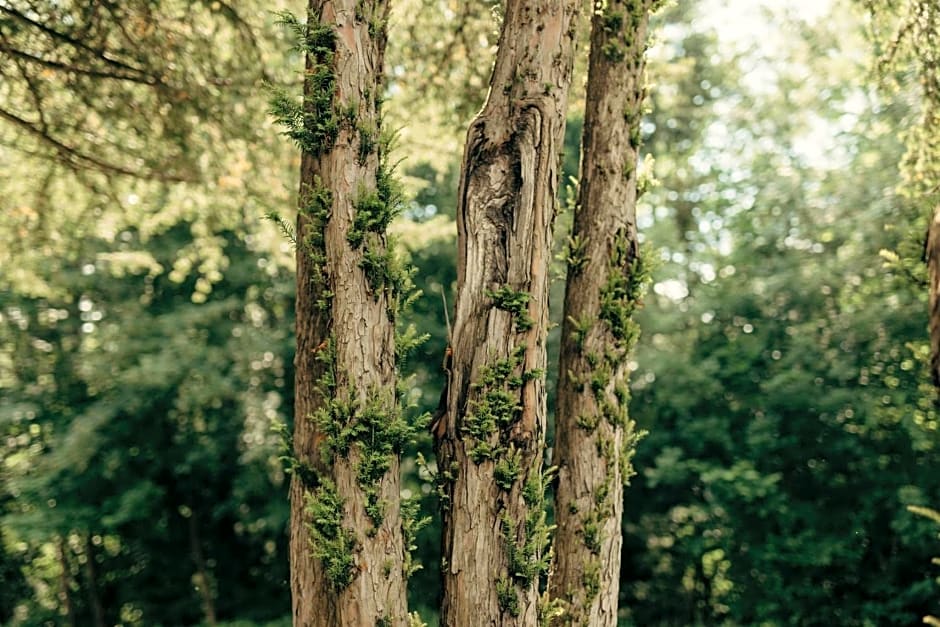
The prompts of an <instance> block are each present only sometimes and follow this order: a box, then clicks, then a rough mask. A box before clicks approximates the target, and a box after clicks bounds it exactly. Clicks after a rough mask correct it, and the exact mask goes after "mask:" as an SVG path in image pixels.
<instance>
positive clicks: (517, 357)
mask: <svg viewBox="0 0 940 627" xmlns="http://www.w3.org/2000/svg"><path fill="white" fill-rule="evenodd" d="M578 5H579V2H578V1H577V0H565V1H560V0H554V1H549V0H539V1H531V0H529V1H525V0H508V1H507V2H506V4H505V15H504V18H503V25H502V32H501V35H500V41H499V48H498V52H497V57H496V64H495V66H494V69H493V75H492V78H491V80H490V93H489V96H488V98H487V101H486V104H485V105H484V107H483V109H482V111H481V112H480V114H479V115H478V116H477V117H476V118H475V120H474V121H473V122H472V123H471V125H470V128H469V131H468V134H467V143H466V148H465V152H464V158H463V170H462V172H463V174H462V180H461V184H460V193H459V200H458V209H457V229H458V269H457V272H458V276H457V299H456V315H455V318H454V328H453V338H452V348H453V358H452V361H451V363H450V369H449V382H448V390H447V410H446V412H444V414H443V416H442V417H441V419H440V420H439V422H438V423H437V424H435V425H434V427H433V430H434V435H435V445H436V452H437V459H438V468H439V472H440V475H439V479H440V481H441V490H442V494H443V496H444V512H443V524H444V531H443V534H444V535H443V555H444V558H443V559H444V562H445V563H444V567H443V569H442V570H443V574H444V581H443V587H444V593H443V594H444V598H443V605H442V611H441V624H442V625H448V626H455V627H457V626H459V627H464V626H466V625H534V624H535V623H536V621H537V619H538V613H539V603H538V601H539V594H538V584H539V578H540V576H541V575H542V574H543V572H544V571H545V569H546V567H547V564H546V561H547V555H546V552H545V547H546V542H547V538H548V530H547V528H546V525H545V521H544V510H543V502H542V497H543V490H544V479H543V473H542V455H543V449H544V434H545V413H546V402H545V385H544V373H545V365H546V354H545V337H546V332H547V327H548V283H549V276H548V268H549V261H550V258H551V248H550V246H551V241H552V238H551V235H552V225H553V221H554V215H555V203H556V191H557V186H558V181H557V179H558V155H559V152H560V151H561V147H562V141H563V133H564V125H565V110H566V106H567V97H568V87H569V84H570V81H571V67H572V58H573V45H574V42H573V39H574V27H575V23H574V18H575V15H576V13H577V8H578Z"/></svg>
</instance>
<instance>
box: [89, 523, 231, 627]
mask: <svg viewBox="0 0 940 627" xmlns="http://www.w3.org/2000/svg"><path fill="white" fill-rule="evenodd" d="M84 570H85V580H86V582H87V583H86V587H87V590H88V604H89V605H90V606H91V615H92V620H93V621H94V625H95V627H106V623H105V620H104V608H103V607H102V606H101V597H100V596H98V573H97V571H96V570H95V546H94V545H93V544H92V542H91V533H86V534H85V564H84ZM213 624H214V623H213Z"/></svg>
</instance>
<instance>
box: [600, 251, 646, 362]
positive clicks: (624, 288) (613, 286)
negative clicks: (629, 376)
mask: <svg viewBox="0 0 940 627" xmlns="http://www.w3.org/2000/svg"><path fill="white" fill-rule="evenodd" d="M635 247H636V244H635V243H634V242H632V241H630V239H629V237H628V235H627V233H625V232H620V233H618V234H617V236H616V237H615V239H614V247H613V251H612V254H611V257H610V266H609V271H610V275H609V278H608V280H607V282H606V283H605V284H604V285H603V286H602V287H601V293H600V303H601V311H600V318H601V320H603V321H604V322H606V323H607V325H608V328H609V329H610V332H611V333H612V334H613V336H614V340H615V343H616V345H617V347H618V348H621V349H622V350H624V351H629V350H630V349H631V348H632V347H633V345H634V344H635V343H636V340H637V338H638V337H639V334H640V329H639V327H638V326H637V324H636V323H635V322H634V321H633V313H634V312H635V311H636V310H637V308H638V307H639V306H640V305H641V303H642V298H643V294H644V292H645V291H646V286H647V285H648V284H649V282H650V270H649V266H648V265H647V264H646V262H645V261H644V260H645V259H646V255H643V254H638V253H637V252H636V249H635Z"/></svg>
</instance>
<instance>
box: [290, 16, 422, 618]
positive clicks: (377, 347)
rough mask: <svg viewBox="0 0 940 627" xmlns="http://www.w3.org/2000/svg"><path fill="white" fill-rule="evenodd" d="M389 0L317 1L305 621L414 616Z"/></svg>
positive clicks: (303, 518) (309, 226)
mask: <svg viewBox="0 0 940 627" xmlns="http://www.w3.org/2000/svg"><path fill="white" fill-rule="evenodd" d="M387 15H388V4H387V2H382V1H377V0H373V1H365V0H358V1H357V0H342V1H329V0H310V2H309V4H308V19H307V24H306V27H305V28H304V31H305V32H304V39H305V41H304V43H303V47H304V48H305V50H306V53H307V71H306V80H305V86H304V116H303V124H302V126H301V127H299V128H297V129H295V130H296V134H295V135H294V138H295V139H296V140H297V141H298V142H299V143H300V144H301V146H302V148H303V157H302V164H301V189H300V210H299V217H298V226H297V244H298V246H297V281H298V283H297V356H296V366H297V368H296V370H297V375H296V377H297V378H296V392H295V393H296V407H295V411H296V414H295V416H296V418H295V431H294V454H295V457H296V460H295V469H296V472H295V474H294V477H293V479H292V484H291V510H292V511H291V589H292V593H293V614H294V625H295V626H303V627H307V626H311V625H317V626H321V625H322V626H324V627H326V626H334V625H370V626H371V625H379V624H380V625H405V624H407V620H408V618H407V609H406V597H405V574H404V572H403V569H404V554H405V547H404V540H403V537H402V521H401V513H400V503H399V485H400V480H399V452H400V449H401V446H402V445H403V444H404V441H405V440H406V439H407V438H408V437H409V436H408V428H407V425H406V424H405V422H404V421H403V419H402V417H401V415H400V410H399V406H398V399H397V393H396V358H395V324H394V319H395V313H396V311H397V306H398V305H397V303H398V298H399V295H400V292H401V290H402V289H403V281H402V278H401V276H400V275H399V273H398V271H397V270H396V264H395V261H394V259H393V258H392V257H391V254H390V252H389V250H388V243H387V239H386V227H387V226H388V223H389V222H390V220H391V218H392V215H393V213H394V211H395V209H396V207H397V204H398V200H397V196H396V192H395V190H394V188H393V186H392V184H391V181H390V173H389V172H388V168H387V165H386V164H385V161H384V157H385V155H384V154H380V153H382V152H383V151H384V147H383V146H382V143H381V141H380V138H379V127H380V123H381V120H380V115H379V104H380V101H381V98H382V95H383V89H384V88H383V84H382V64H383V56H384V49H385V28H386V20H387Z"/></svg>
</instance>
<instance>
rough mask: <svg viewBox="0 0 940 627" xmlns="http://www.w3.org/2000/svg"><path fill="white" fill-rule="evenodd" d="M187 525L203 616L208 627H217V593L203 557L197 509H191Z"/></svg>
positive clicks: (195, 581)
mask: <svg viewBox="0 0 940 627" xmlns="http://www.w3.org/2000/svg"><path fill="white" fill-rule="evenodd" d="M186 524H187V529H188V531H189V555H190V558H191V559H192V560H193V565H194V566H195V567H196V572H195V573H194V576H193V580H194V583H195V584H196V591H197V592H198V593H199V599H200V601H202V615H203V618H205V621H206V625H208V626H209V627H215V626H216V625H217V624H218V620H217V619H216V615H215V591H214V590H213V589H212V587H213V586H212V576H211V575H210V574H209V569H208V567H207V566H206V560H205V558H204V557H203V556H202V541H201V540H200V539H199V521H198V520H197V519H196V509H195V508H194V507H193V508H190V514H189V517H188V518H187V519H186Z"/></svg>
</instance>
